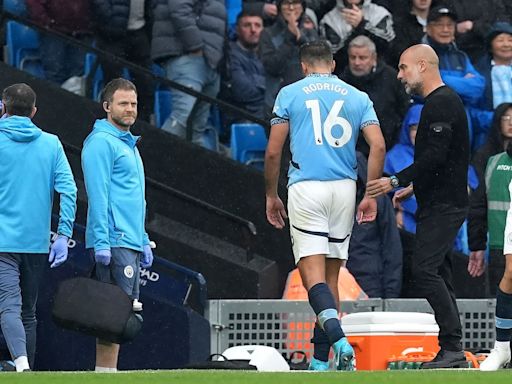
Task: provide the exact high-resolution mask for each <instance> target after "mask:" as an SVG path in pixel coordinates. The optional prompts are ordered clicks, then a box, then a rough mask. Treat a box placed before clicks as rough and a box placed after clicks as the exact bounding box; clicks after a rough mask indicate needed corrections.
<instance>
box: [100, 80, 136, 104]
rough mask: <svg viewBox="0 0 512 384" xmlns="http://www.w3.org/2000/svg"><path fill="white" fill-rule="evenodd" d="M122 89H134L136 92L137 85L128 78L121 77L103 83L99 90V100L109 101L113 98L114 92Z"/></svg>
mask: <svg viewBox="0 0 512 384" xmlns="http://www.w3.org/2000/svg"><path fill="white" fill-rule="evenodd" d="M119 89H122V90H123V91H135V93H137V87H135V84H133V83H132V82H131V81H130V80H126V79H123V78H121V77H119V78H117V79H114V80H111V81H109V82H108V83H107V85H105V87H104V88H103V90H102V91H101V102H102V103H103V102H105V101H106V102H108V103H111V102H112V100H113V98H114V93H115V92H116V91H117V90H119Z"/></svg>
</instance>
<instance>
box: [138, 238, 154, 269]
mask: <svg viewBox="0 0 512 384" xmlns="http://www.w3.org/2000/svg"><path fill="white" fill-rule="evenodd" d="M153 259H154V257H153V250H152V249H151V246H150V245H149V244H146V245H144V247H143V250H142V258H141V260H140V266H141V267H142V268H150V267H151V266H152V265H153Z"/></svg>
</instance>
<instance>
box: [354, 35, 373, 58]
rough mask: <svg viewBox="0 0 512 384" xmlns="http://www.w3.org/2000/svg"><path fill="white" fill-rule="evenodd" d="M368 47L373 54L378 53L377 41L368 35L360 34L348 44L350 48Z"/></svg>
mask: <svg viewBox="0 0 512 384" xmlns="http://www.w3.org/2000/svg"><path fill="white" fill-rule="evenodd" d="M353 47H356V48H368V49H369V51H370V53H371V54H372V55H374V54H376V53H377V48H376V47H375V43H374V42H373V41H372V39H370V38H369V37H368V36H364V35H359V36H357V37H355V38H354V39H352V40H351V41H350V43H349V44H348V49H350V48H353Z"/></svg>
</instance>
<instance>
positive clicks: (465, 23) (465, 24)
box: [457, 20, 473, 33]
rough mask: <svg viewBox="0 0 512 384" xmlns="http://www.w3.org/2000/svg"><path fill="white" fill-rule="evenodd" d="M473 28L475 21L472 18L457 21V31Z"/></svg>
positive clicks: (461, 31)
mask: <svg viewBox="0 0 512 384" xmlns="http://www.w3.org/2000/svg"><path fill="white" fill-rule="evenodd" d="M472 29H473V22H472V21H471V20H465V21H461V22H460V23H457V33H466V32H468V31H471V30H472Z"/></svg>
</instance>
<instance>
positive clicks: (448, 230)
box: [412, 204, 467, 351]
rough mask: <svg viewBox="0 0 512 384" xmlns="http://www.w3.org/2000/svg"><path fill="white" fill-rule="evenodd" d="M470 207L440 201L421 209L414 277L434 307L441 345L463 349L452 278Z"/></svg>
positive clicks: (417, 230) (422, 293)
mask: <svg viewBox="0 0 512 384" xmlns="http://www.w3.org/2000/svg"><path fill="white" fill-rule="evenodd" d="M466 214H467V209H466V208H457V207H453V206H450V205H445V204H438V205H433V206H430V207H427V208H424V209H421V208H420V209H419V210H418V214H417V225H416V243H415V247H414V253H413V256H412V279H413V284H414V287H415V289H416V290H417V293H418V295H419V296H420V297H424V298H426V299H427V301H428V302H429V304H430V306H431V307H432V309H433V310H434V316H435V319H436V322H437V324H438V325H439V346H440V347H441V348H442V349H446V350H449V351H460V350H462V342H461V339H462V326H461V323H460V318H459V311H458V308H457V302H456V297H455V292H454V289H453V282H452V259H451V257H452V252H451V251H452V248H453V242H454V240H455V237H456V236H457V232H458V231H459V228H460V226H461V225H462V223H463V222H464V219H465V218H466Z"/></svg>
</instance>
